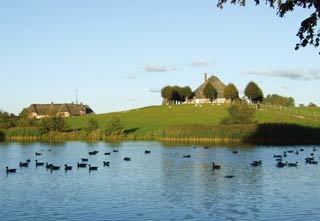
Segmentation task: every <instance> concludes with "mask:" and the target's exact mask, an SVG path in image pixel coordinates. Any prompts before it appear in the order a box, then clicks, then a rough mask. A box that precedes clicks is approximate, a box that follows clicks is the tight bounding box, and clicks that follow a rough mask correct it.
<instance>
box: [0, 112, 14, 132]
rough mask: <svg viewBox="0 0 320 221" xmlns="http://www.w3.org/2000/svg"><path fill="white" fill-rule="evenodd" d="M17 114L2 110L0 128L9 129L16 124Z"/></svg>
mask: <svg viewBox="0 0 320 221" xmlns="http://www.w3.org/2000/svg"><path fill="white" fill-rule="evenodd" d="M16 121H17V116H15V115H14V114H9V113H8V112H5V111H0V128H4V129H8V128H11V127H15V126H16Z"/></svg>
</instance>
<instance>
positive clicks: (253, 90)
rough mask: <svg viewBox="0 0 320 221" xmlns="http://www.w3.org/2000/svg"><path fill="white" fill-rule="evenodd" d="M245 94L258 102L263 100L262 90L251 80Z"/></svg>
mask: <svg viewBox="0 0 320 221" xmlns="http://www.w3.org/2000/svg"><path fill="white" fill-rule="evenodd" d="M244 95H245V96H247V97H248V98H249V100H250V101H252V102H254V103H256V102H261V101H262V100H263V93H262V90H261V89H260V88H259V87H258V85H257V84H256V83H254V82H253V81H250V82H249V83H248V85H247V86H246V89H245V90H244Z"/></svg>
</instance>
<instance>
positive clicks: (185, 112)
mask: <svg viewBox="0 0 320 221" xmlns="http://www.w3.org/2000/svg"><path fill="white" fill-rule="evenodd" d="M228 107H229V105H219V106H218V105H209V104H207V105H202V106H201V107H199V106H194V105H172V106H152V107H145V108H139V109H134V110H129V111H123V112H117V113H108V114H97V115H92V116H83V117H71V118H68V119H67V124H68V132H50V133H42V132H41V131H39V130H38V129H36V128H13V129H10V130H7V131H5V132H4V137H5V139H6V140H44V141H67V140H81V141H100V140H103V141H105V140H110V139H125V140H162V141H177V142H182V141H190V142H200V141H201V142H207V141H210V142H216V143H221V142H223V143H243V142H245V143H261V144H264V143H265V144H285V143H288V144H295V143H296V144H300V143H301V144H302V143H320V142H319V137H320V136H319V131H318V129H317V128H320V121H319V120H318V119H317V118H318V117H319V116H320V108H312V110H311V109H306V108H290V109H289V108H288V109H287V110H286V109H284V108H282V109H281V108H279V109H278V108H277V107H268V106H263V105H262V108H261V109H259V110H257V111H256V115H255V119H254V121H255V122H256V123H255V124H249V125H220V124H219V123H220V121H221V119H222V118H224V117H225V116H227V114H228V113H227V108H228ZM303 113H305V114H304V115H303ZM114 115H116V116H117V117H119V118H120V120H121V122H122V124H123V126H124V128H125V135H123V136H121V137H106V136H105V127H106V123H107V122H108V120H110V119H111V117H112V116H114ZM302 115H303V116H302ZM89 119H94V120H95V121H97V122H98V125H99V126H98V127H99V128H98V129H97V130H95V131H93V132H90V133H89V132H86V130H85V129H84V128H86V126H87V124H88V120H89ZM319 119H320V117H319ZM0 136H1V134H0Z"/></svg>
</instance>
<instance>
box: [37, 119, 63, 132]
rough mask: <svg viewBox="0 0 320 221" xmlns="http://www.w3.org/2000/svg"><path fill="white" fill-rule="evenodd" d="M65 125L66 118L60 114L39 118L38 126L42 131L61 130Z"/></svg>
mask: <svg viewBox="0 0 320 221" xmlns="http://www.w3.org/2000/svg"><path fill="white" fill-rule="evenodd" d="M66 127H67V122H66V119H65V118H64V117H62V116H53V117H46V118H43V119H41V123H40V128H41V129H42V130H43V131H44V132H49V131H63V130H65V129H66Z"/></svg>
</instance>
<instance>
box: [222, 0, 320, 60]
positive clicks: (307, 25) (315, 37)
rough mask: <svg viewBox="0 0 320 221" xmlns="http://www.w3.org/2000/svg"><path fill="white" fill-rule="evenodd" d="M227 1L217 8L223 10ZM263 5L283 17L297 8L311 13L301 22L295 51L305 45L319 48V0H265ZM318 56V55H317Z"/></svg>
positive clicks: (239, 0) (243, 0)
mask: <svg viewBox="0 0 320 221" xmlns="http://www.w3.org/2000/svg"><path fill="white" fill-rule="evenodd" d="M226 2H228V0H218V4H217V6H218V7H219V8H223V5H224V4H225V3H226ZM230 2H231V3H232V4H239V5H241V6H245V5H246V0H230ZM254 2H255V3H256V5H259V4H260V0H254ZM265 4H266V5H269V6H270V7H271V8H276V10H277V15H278V16H279V17H281V18H282V17H284V16H285V15H286V14H287V12H291V11H293V10H295V9H296V8H298V7H302V8H308V9H310V10H311V11H312V13H311V14H310V16H309V17H307V18H306V19H304V20H303V21H302V22H301V25H300V28H299V31H298V33H297V36H298V37H299V40H300V42H299V43H297V44H296V47H295V49H296V50H298V49H299V48H301V47H305V46H307V45H313V46H315V47H319V43H320V28H319V29H318V31H316V28H317V22H318V20H319V19H320V1H319V0H286V1H284V0H265ZM319 54H320V53H319Z"/></svg>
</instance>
